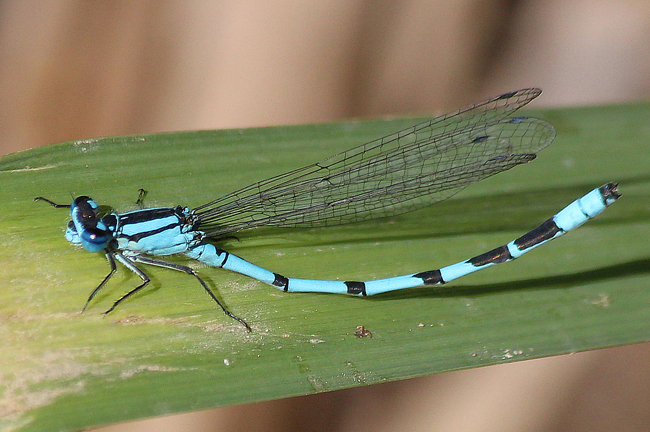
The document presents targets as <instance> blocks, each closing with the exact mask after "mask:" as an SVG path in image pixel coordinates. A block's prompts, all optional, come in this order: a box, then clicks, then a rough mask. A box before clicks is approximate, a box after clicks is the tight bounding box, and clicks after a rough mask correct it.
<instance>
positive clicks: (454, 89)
mask: <svg viewBox="0 0 650 432" xmlns="http://www.w3.org/2000/svg"><path fill="white" fill-rule="evenodd" d="M530 86H536V87H541V88H543V89H544V94H543V95H542V97H541V98H540V99H539V101H537V102H536V103H535V104H534V106H560V105H580V104H596V103H599V104H600V103H619V102H627V101H635V100H648V99H649V97H650V2H648V1H647V0H591V1H587V0H576V1H571V2H566V1H560V0H549V1H543V2H540V1H537V2H534V1H514V0H511V1H505V0H504V1H496V0H493V1H489V0H486V1H478V0H477V1H469V0H447V1H443V0H437V1H434V0H431V1H424V0H412V1H408V0H404V1H392V2H391V1H373V2H370V1H366V2H363V1H328V2H317V1H311V2H309V1H298V0H295V1H275V2H263V1H207V0H189V1H182V2H181V1H177V0H160V1H156V0H143V1H138V2H127V1H108V0H105V1H84V0H47V1H40V2H35V1H29V0H27V1H19V0H13V1H12V0H5V1H2V2H0V101H1V102H2V103H0V110H1V113H0V155H2V154H7V153H11V152H15V151H18V150H22V149H26V148H31V147H36V146H40V145H45V144H48V143H53V142H59V141H67V140H72V139H81V138H88V137H96V136H106V135H124V134H134V133H150V132H161V131H171V130H187V129H218V128H229V127H247V126H263V125H278V124H292V123H309V122H325V121H332V120H339V119H346V118H353V117H357V118H358V117H377V116H382V115H400V114H402V115H403V114H425V113H438V112H441V111H444V110H449V109H455V108H459V107H461V106H464V105H466V104H468V103H471V102H476V101H479V100H481V99H483V98H485V97H489V96H493V95H496V94H499V93H502V92H506V91H510V90H515V89H518V88H521V87H530ZM613 144H615V143H613ZM649 355H650V346H649V345H648V344H644V345H636V346H628V347H621V348H614V349H608V350H600V351H595V352H588V353H580V354H574V355H570V356H562V357H555V358H549V359H542V360H533V361H527V362H520V363H515V364H510V365H502V366H496V367H488V368H482V369H477V370H470V371H461V372H454V373H446V374H441V375H436V376H430V377H424V378H419V379H413V380H407V381H401V382H396V383H388V384H382V385H375V386H370V387H365V388H358V389H353V390H347V391H339V392H332V393H326V394H320V395H314V396H306V397H301V398H292V399H287V400H280V401H272V402H267V403H260V404H254V405H245V406H237V407H228V408H221V409H216V410H211V411H207V412H203V413H196V414H185V415H179V416H175V417H170V418H164V419H154V420H148V421H142V422H136V423H132V424H129V425H119V426H114V427H109V428H104V429H101V431H103V432H109V431H110V432H117V431H122V432H123V431H150V430H156V431H198V432H200V431H226V430H227V431H230V432H237V431H248V430H256V431H294V430H314V431H338V430H341V431H352V430H354V431H361V430H364V431H365V430H367V431H420V430H421V431H433V430H445V431H469V430H472V431H492V430H495V431H496V430H499V431H502V430H516V431H564V430H567V431H583V430H584V431H601V430H602V431H606V430H607V431H609V430H617V431H642V430H643V431H645V430H648V425H650V409H649V407H650V366H648V364H649V362H648V359H649V358H650V357H649ZM244 384H245V383H244Z"/></svg>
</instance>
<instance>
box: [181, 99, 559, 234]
mask: <svg viewBox="0 0 650 432" xmlns="http://www.w3.org/2000/svg"><path fill="white" fill-rule="evenodd" d="M540 93H541V90H539V89H524V90H519V91H516V92H511V93H506V94H504V95H501V96H498V97H495V98H492V99H489V100H487V101H485V102H482V103H479V104H475V105H470V106H469V107H466V108H463V109H460V110H458V111H455V112H453V113H449V114H446V115H443V116H440V117H436V118H433V119H431V120H429V121H426V122H424V123H420V124H418V125H415V126H412V127H410V128H408V129H404V130H402V131H399V132H396V133H393V134H390V135H388V136H385V137H383V138H380V139H377V140H375V141H371V142H369V143H366V144H363V145H360V146H358V147H354V148H352V149H350V150H348V151H346V152H343V153H339V154H336V155H334V156H331V157H329V158H327V159H325V160H323V161H321V162H318V163H315V164H312V165H308V166H305V167H303V168H299V169H296V170H294V171H290V172H287V173H284V174H280V175H278V176H275V177H272V178H269V179H267V180H263V181H260V182H258V183H254V184H252V185H250V186H247V187H245V188H243V189H240V190H238V191H235V192H232V193H230V194H228V195H225V196H223V197H222V198H219V199H217V200H215V201H212V202H209V203H207V204H205V205H202V206H200V207H197V208H196V209H194V211H195V214H196V215H197V217H198V220H199V229H201V230H203V231H205V232H206V233H207V235H208V236H211V237H215V236H221V235H223V234H226V233H231V232H235V231H240V230H243V229H248V228H253V227H258V226H275V227H311V226H323V225H337V224H343V223H349V222H357V221H361V220H366V219H374V218H378V217H384V216H389V215H395V214H399V213H404V212H408V211H412V210H415V209H418V208H421V207H425V206H428V205H431V204H433V203H436V202H438V201H441V200H443V199H446V198H448V197H450V196H452V195H453V194H455V193H457V192H458V191H460V190H461V189H462V188H464V187H466V186H468V185H470V184H472V183H475V182H477V181H480V180H482V179H484V178H487V177H489V176H491V175H493V174H497V173H499V172H502V171H505V170H507V169H510V168H512V167H514V166H516V165H518V164H521V163H524V162H529V161H531V160H533V159H534V158H535V155H536V153H537V152H539V151H540V150H542V149H543V148H545V147H546V146H548V145H549V144H550V143H551V142H552V141H553V139H554V138H555V130H554V129H553V127H552V126H551V125H550V124H548V123H546V122H545V121H543V120H539V119H535V118H529V117H510V115H511V114H512V113H513V112H514V111H516V110H517V109H519V108H520V107H522V106H524V105H525V104H527V103H528V102H530V101H531V100H533V99H534V98H536V97H537V96H539V94H540Z"/></svg>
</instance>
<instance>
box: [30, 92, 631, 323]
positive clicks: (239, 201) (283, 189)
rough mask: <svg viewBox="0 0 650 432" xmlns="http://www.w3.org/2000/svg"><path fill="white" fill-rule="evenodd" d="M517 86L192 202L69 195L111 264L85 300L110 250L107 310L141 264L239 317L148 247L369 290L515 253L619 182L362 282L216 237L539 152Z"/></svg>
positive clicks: (612, 197) (597, 208) (409, 200)
mask: <svg viewBox="0 0 650 432" xmlns="http://www.w3.org/2000/svg"><path fill="white" fill-rule="evenodd" d="M540 93H541V91H540V90H539V89H524V90H519V91H515V92H511V93H506V94H503V95H501V96H498V97H494V98H492V99H489V100H487V101H485V102H482V103H479V104H475V105H470V106H468V107H466V108H463V109H460V110H458V111H455V112H452V113H450V114H446V115H443V116H440V117H436V118H433V119H431V120H429V121H426V122H424V123H420V124H417V125H415V126H412V127H410V128H408V129H404V130H402V131H399V132H396V133H393V134H390V135H388V136H385V137H383V138H380V139H377V140H375V141H371V142H369V143H366V144H363V145H361V146H358V147H354V148H352V149H350V150H348V151H346V152H343V153H339V154H337V155H334V156H332V157H330V158H328V159H325V160H323V161H321V162H318V163H315V164H312V165H308V166H305V167H303V168H299V169H296V170H293V171H289V172H287V173H284V174H280V175H278V176H276V177H272V178H269V179H267V180H263V181H260V182H258V183H254V184H252V185H250V186H247V187H245V188H243V189H240V190H238V191H236V192H233V193H230V194H228V195H225V196H224V197H222V198H219V199H216V200H214V201H211V202H209V203H207V204H204V205H202V206H199V207H196V208H189V207H186V206H176V207H161V208H149V209H140V210H134V211H130V212H126V213H115V212H110V213H108V214H105V213H102V212H101V211H100V207H99V206H98V204H97V203H96V202H95V201H94V200H93V199H91V198H89V197H88V196H80V197H77V198H75V199H74V201H73V202H72V204H71V205H61V204H55V203H54V202H52V201H50V200H48V199H45V198H43V197H37V198H36V200H43V201H46V202H48V203H50V204H51V205H53V206H54V207H65V208H70V215H71V219H72V220H71V221H70V223H69V224H68V227H67V229H66V233H65V237H66V239H67V240H68V241H70V242H71V243H74V244H80V245H82V246H83V247H84V248H85V249H86V250H87V251H89V252H103V253H104V255H105V256H106V258H107V259H108V262H109V264H110V267H111V270H110V273H109V274H108V275H107V276H106V277H105V278H104V280H103V281H102V282H101V283H100V284H99V285H98V286H97V288H95V289H94V290H93V291H92V292H91V294H90V296H89V297H88V299H87V301H86V304H85V306H84V308H83V310H85V309H86V307H87V306H88V304H89V303H90V301H91V300H92V299H93V298H94V297H95V295H96V294H97V293H98V292H99V291H100V290H101V289H102V288H103V287H104V286H105V284H106V282H107V281H108V280H109V279H110V277H111V276H112V275H113V274H114V273H115V270H116V261H117V262H120V263H121V264H123V265H124V266H125V267H126V268H128V269H129V270H131V271H132V272H134V273H135V274H136V275H138V277H140V279H141V280H142V283H141V284H140V285H138V286H137V287H135V288H133V289H132V290H131V291H129V292H127V293H126V294H125V295H123V296H122V297H121V298H119V299H118V300H117V301H115V303H113V305H112V306H111V308H110V309H108V310H107V311H106V313H109V312H111V311H112V310H113V309H115V308H116V307H117V305H119V304H120V303H121V302H122V301H124V300H125V299H127V298H128V297H130V296H132V295H133V294H135V293H136V292H138V291H140V290H141V289H143V288H144V287H145V286H147V284H148V283H149V278H148V277H147V275H146V274H145V273H144V272H143V271H142V270H141V269H140V268H139V267H138V264H149V265H154V266H158V267H163V268H168V269H172V270H177V271H182V272H185V273H188V274H191V275H193V276H194V277H195V278H196V279H197V280H198V281H199V283H200V284H201V285H202V286H203V288H204V289H205V291H206V292H207V293H208V294H209V295H210V297H211V298H212V299H213V300H214V301H215V302H216V303H217V304H218V305H219V306H220V307H221V308H222V309H223V311H224V312H225V313H226V314H227V315H228V316H230V317H231V318H234V319H235V320H237V321H239V322H240V323H242V324H243V325H244V326H245V327H246V328H247V329H248V330H249V331H250V327H249V325H248V324H247V323H246V322H245V321H244V320H242V319H241V318H239V317H237V316H236V315H234V314H232V313H231V312H230V311H229V310H228V309H227V308H226V307H225V306H224V305H223V304H222V303H221V302H220V301H219V299H218V298H217V297H216V296H215V294H214V293H213V292H212V290H211V289H210V288H209V287H208V286H207V285H206V283H205V282H204V281H203V279H202V278H201V277H200V276H199V275H198V274H197V273H196V271H195V270H193V269H192V268H190V267H188V266H185V265H180V264H176V263H170V262H167V261H163V260H160V259H158V258H152V257H151V256H165V255H173V254H180V253H182V254H185V255H186V256H188V257H190V258H193V259H196V260H199V261H201V262H203V263H205V264H208V265H210V266H215V267H220V268H224V269H227V270H231V271H235V272H238V273H241V274H244V275H247V276H250V277H252V278H254V279H257V280H259V281H261V282H264V283H267V284H269V285H272V286H274V287H276V288H279V289H281V290H283V291H286V292H322V293H340V294H352V295H361V296H366V295H373V294H378V293H384V292H388V291H393V290H399V289H404V288H412V287H418V286H431V285H441V284H444V283H447V282H449V281H452V280H454V279H457V278H459V277H461V276H465V275H467V274H469V273H472V272H475V271H477V270H480V269H483V268H486V267H489V266H492V265H495V264H500V263H503V262H507V261H511V260H513V259H515V258H518V257H520V256H521V255H523V254H524V253H526V252H528V251H529V250H531V249H533V248H535V247H537V246H540V245H542V244H544V243H546V242H547V241H550V240H552V239H554V238H557V237H559V236H561V235H563V234H565V233H566V232H568V231H570V230H572V229H575V228H577V227H578V226H580V225H582V224H583V223H585V222H586V221H588V220H589V219H591V218H593V217H594V216H596V215H598V214H600V213H601V212H602V211H603V210H605V208H607V206H609V205H610V204H612V203H613V202H614V201H616V200H617V199H618V198H619V197H620V194H619V193H618V190H617V185H616V184H614V183H608V184H605V185H603V186H601V187H599V188H596V189H594V190H592V191H591V192H589V193H587V194H586V195H584V196H583V197H581V198H579V199H577V200H576V201H574V202H572V203H571V204H569V205H568V206H567V207H566V208H564V209H563V210H561V211H560V212H559V213H557V214H556V215H555V216H553V217H552V218H550V219H548V220H547V221H546V222H544V223H543V224H541V225H540V226H538V227H537V228H534V229H533V230H531V231H529V232H528V233H526V234H524V235H523V236H521V237H519V238H518V239H516V240H514V241H512V242H510V243H508V244H506V245H504V246H501V247H498V248H496V249H493V250H491V251H489V252H486V253H483V254H481V255H477V256H475V257H473V258H470V259H468V260H465V261H461V262H459V263H456V264H452V265H449V266H447V267H443V268H441V269H437V270H428V271H424V272H419V273H414V274H408V275H404V276H396V277H391V278H387V279H380V280H373V281H366V282H359V281H338V280H314V279H296V278H290V277H286V276H282V275H280V274H278V273H274V272H272V271H269V270H266V269H264V268H261V267H259V266H256V265H254V264H251V263H249V262H248V261H246V260H244V259H242V258H239V257H237V256H235V255H233V254H231V253H229V252H226V251H225V250H223V249H221V248H219V247H218V246H215V244H213V242H216V241H218V240H219V239H222V238H223V237H224V236H225V235H228V234H231V233H234V232H237V231H240V230H245V229H250V228H254V227H261V226H273V227H314V226H328V225H337V224H343V223H351V222H360V221H364V220H368V219H374V218H378V217H384V216H389V215H396V214H400V213H404V212H408V211H412V210H416V209H419V208H421V207H425V206H428V205H431V204H433V203H435V202H438V201H441V200H443V199H446V198H448V197H450V196H451V195H453V194H455V193H457V192H458V191H460V190H461V189H463V188H464V187H466V186H468V185H470V184H472V183H475V182H477V181H480V180H482V179H485V178H487V177H489V176H491V175H494V174H497V173H499V172H502V171H505V170H507V169H510V168H512V167H514V166H516V165H519V164H522V163H525V162H529V161H531V160H533V159H535V157H536V154H537V153H538V152H539V151H540V150H542V149H544V148H545V147H546V146H548V145H549V144H550V143H551V142H552V141H553V139H554V138H555V130H554V129H553V127H552V126H551V125H550V124H548V123H547V122H545V121H543V120H540V119H536V118H531V117H523V116H512V114H513V113H514V112H515V111H516V110H517V109H519V108H521V107H522V106H524V105H525V104H527V103H528V102H530V101H531V100H533V99H534V98H536V97H537V96H539V94H540Z"/></svg>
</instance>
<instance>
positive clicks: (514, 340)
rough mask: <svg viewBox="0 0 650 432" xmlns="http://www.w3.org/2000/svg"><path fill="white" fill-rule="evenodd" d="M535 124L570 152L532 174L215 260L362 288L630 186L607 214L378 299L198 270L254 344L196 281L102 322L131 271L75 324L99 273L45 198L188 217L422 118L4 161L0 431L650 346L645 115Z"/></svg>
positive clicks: (544, 156)
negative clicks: (142, 201)
mask: <svg viewBox="0 0 650 432" xmlns="http://www.w3.org/2000/svg"><path fill="white" fill-rule="evenodd" d="M537 114H538V115H540V116H542V117H544V118H546V119H547V120H549V121H550V122H551V123H553V124H554V125H555V126H556V128H557V131H558V138H557V139H556V142H555V143H554V144H553V145H552V146H551V147H550V148H549V149H547V150H545V151H544V152H542V153H541V154H540V156H539V158H538V159H537V160H536V161H534V162H533V163H531V164H529V165H527V166H525V167H518V168H515V169H513V170H511V171H509V172H507V173H504V174H500V175H498V176H496V177H493V178H490V179H488V180H486V181H484V182H481V183H480V184H477V185H474V186H472V187H470V188H468V189H467V190H465V191H463V192H462V193H460V194H459V195H457V196H456V197H454V198H452V199H450V200H447V201H445V202H443V203H440V204H438V205H436V206H433V207H430V208H428V209H425V210H421V211H418V212H414V213H410V214H406V215H402V216H398V217H393V218H389V219H385V220H379V221H373V222H368V223H362V224H354V225H347V226H340V227H331V228H319V229H310V230H304V229H303V230H282V229H259V230H252V231H251V232H243V233H238V235H237V239H226V240H225V241H224V243H223V247H224V248H226V249H227V250H229V251H230V252H232V253H235V254H237V255H239V256H241V257H243V258H245V259H248V260H250V261H251V262H253V263H256V264H259V265H262V266H265V267H267V268H269V269H271V270H273V271H277V272H279V273H281V274H285V275H288V276H294V277H303V278H319V279H328V278H334V279H355V280H367V279H375V278H383V277H390V276H396V275H400V274H406V273H411V272H418V271H424V270H429V269H432V268H439V267H442V266H444V265H448V264H451V263H454V262H456V261H459V260H462V259H466V258H468V257H471V256H474V255H476V254H478V253H481V252H484V251H486V250H488V249H491V248H493V247H496V246H499V245H502V244H504V243H506V242H507V241H510V240H512V239H513V238H515V237H517V236H519V235H520V234H523V233H524V232H525V231H527V230H528V229H530V228H533V227H534V226H536V225H538V224H539V223H541V222H542V221H543V220H545V219H546V218H548V217H550V216H551V215H553V214H554V213H556V212H557V211H559V210H560V209H561V208H563V207H564V206H565V205H566V204H568V203H569V202H571V201H573V200H574V199H576V198H578V197H580V196H581V195H583V194H584V193H586V192H588V191H589V190H591V189H593V188H595V187H597V186H600V185H601V184H603V183H606V182H609V181H614V182H619V183H620V190H621V192H622V193H623V197H622V198H621V199H620V200H619V202H617V203H616V204H614V205H613V206H612V207H611V208H610V209H608V210H607V211H606V212H605V213H604V214H603V215H601V216H599V217H598V218H596V219H594V220H593V221H590V222H589V223H587V224H586V225H585V226H584V227H582V228H580V229H578V230H577V231H575V232H572V233H570V234H569V235H567V236H566V237H563V238H562V239H560V240H558V241H555V242H552V243H551V244H549V245H547V246H544V247H542V248H539V249H537V250H535V251H533V252H531V253H530V254H528V255H526V256H525V257H523V258H522V259H520V260H517V262H515V263H512V264H508V265H504V266H497V267H495V268H491V269H488V270H486V271H482V272H479V273H475V274H473V275H470V276H467V277H465V278H463V279H460V280H459V281H455V282H453V283H451V284H449V285H447V286H445V287H441V288H418V289H411V290H405V291H401V292H395V293H392V294H386V295H381V296H377V297H373V298H351V297H347V296H337V295H318V294H285V293H282V292H279V291H277V290H275V289H274V288H272V287H269V286H266V285H263V284H262V283H259V282H256V281H254V280H251V279H249V278H246V277H244V276H241V275H237V274H233V273H229V272H226V271H223V270H219V269H215V268H208V267H204V266H197V268H198V271H199V272H200V274H201V275H202V277H203V278H205V279H206V280H207V281H208V284H209V285H210V286H211V287H212V288H213V289H214V290H215V291H217V292H218V293H219V294H218V295H219V296H220V297H221V299H222V300H223V301H224V302H225V303H226V304H227V305H228V307H229V308H230V309H231V311H233V312H234V313H235V314H237V315H239V316H241V317H243V318H244V319H246V320H247V321H248V322H249V323H250V324H251V326H252V327H253V332H252V333H250V334H249V333H246V332H245V330H244V328H243V327H242V326H241V325H239V324H238V323H236V322H235V321H233V320H231V319H228V318H227V317H226V316H224V315H223V313H222V312H221V311H220V309H218V308H217V307H216V305H215V304H214V303H213V302H212V301H211V300H210V299H209V298H208V297H207V296H206V294H205V292H204V291H203V290H202V288H201V287H200V285H199V284H198V283H197V281H196V280H195V279H194V278H192V277H191V276H188V275H186V274H181V273H177V272H172V271H169V270H164V269H159V268H146V271H147V273H148V274H149V275H150V276H151V278H152V284H151V286H150V287H149V288H147V289H146V290H145V291H144V292H142V293H140V294H138V295H136V296H134V297H133V298H131V299H129V300H128V301H126V302H125V303H124V304H122V305H120V307H119V308H118V309H117V310H116V311H115V312H113V313H111V314H110V315H109V316H107V317H105V318H104V317H103V316H102V314H101V312H103V311H104V310H106V309H107V308H108V307H109V306H110V305H111V304H112V302H113V301H114V300H115V299H117V298H118V297H119V296H120V295H121V294H123V293H125V292H126V291H128V290H129V289H130V288H132V287H134V286H135V285H136V284H137V283H138V282H139V279H138V278H137V277H136V276H134V275H133V274H131V273H130V272H128V271H126V270H124V269H119V270H118V272H117V274H116V276H115V277H114V278H113V279H112V280H111V281H110V282H109V284H108V286H107V287H106V288H105V289H104V290H102V291H101V292H100V294H99V295H98V296H97V298H96V299H94V300H93V302H92V303H91V305H90V307H89V309H88V310H87V311H86V312H85V313H84V314H80V313H79V312H80V310H81V307H82V306H83V304H84V302H85V300H86V297H87V295H88V294H89V292H90V291H91V290H92V289H93V288H94V287H96V286H97V284H98V283H99V282H100V281H101V279H102V278H103V277H104V276H105V275H106V274H107V272H108V270H109V268H108V266H107V264H106V262H105V260H104V258H103V257H102V255H101V254H90V253H87V252H85V251H83V250H81V249H79V248H77V247H73V246H71V245H70V244H68V243H67V242H66V241H65V239H64V238H63V231H64V229H65V226H66V224H67V220H68V212H67V211H66V210H61V209H54V208H52V207H51V206H49V205H47V204H45V203H43V202H36V203H35V202H33V198H34V197H35V196H44V197H46V198H49V199H51V200H53V201H56V202H61V203H68V202H69V201H71V197H73V196H78V195H90V196H92V197H93V198H95V199H96V200H97V201H98V202H99V203H101V204H106V205H111V206H114V207H115V208H116V209H118V210H120V211H124V210H128V209H132V208H135V200H136V198H137V194H138V189H139V188H144V189H146V190H147V191H148V192H149V195H148V197H147V201H146V202H147V204H148V205H151V206H153V205H165V206H169V205H177V204H183V205H189V206H196V205H199V204H202V203H204V202H206V201H208V200H211V199H213V198H215V197H217V196H219V195H221V194H224V193H227V192H230V191H232V190H235V189H237V188H239V187H242V186H245V185H247V184H249V183H251V182H254V181H257V180H261V179H264V178H266V177H269V176H272V175H274V174H278V173H281V172H283V171H286V170H290V169H292V168H297V167H300V166H302V165H305V164H307V163H310V162H313V161H317V160H320V159H322V158H324V157H326V156H328V155H330V154H333V153H335V152H339V151H342V150H346V149H347V148H349V147H352V146H353V145H355V144H359V143H363V142H366V141H369V140H371V139H374V138H377V137H379V136H382V135H384V134H387V133H390V132H393V131H396V130H399V129H401V128H403V127H406V126H409V125H412V124H415V123H416V120H414V119H399V120H390V121H369V122H348V123H339V124H329V125H316V126H314V125H309V126H293V127H277V128H263V129H246V130H226V131H204V132H181V133H170V134H158V135H144V136H128V137H117V138H101V139H92V140H84V141H78V142H69V143H62V144H57V145H52V146H47V147H42V148H38V149H33V150H29V151H25V152H21V153H16V154H13V155H9V156H6V157H4V158H2V159H0V182H1V184H2V187H1V190H0V197H1V199H0V202H2V204H3V205H2V212H0V233H1V235H0V242H1V244H0V263H1V265H0V286H1V288H0V337H1V340H2V349H1V350H0V370H1V378H0V388H1V389H2V397H1V399H0V418H1V420H0V429H15V430H22V431H32V430H36V431H40V430H78V429H83V428H88V427H91V426H98V425H103V424H108V423H116V422H123V421H126V420H130V419H136V418H142V417H148V416H156V415H162V414H169V413H177V412H183V411H191V410H198V409H204V408H210V407H216V406H223V405H231V404H240V403H247V402H254V401H261V400H268V399H274V398H282V397H288V396H293V395H303V394H309V393H316V392H323V391H329V390H335V389H342V388H348V387H354V386H360V385H367V384H373V383H379V382H385V381H392V380H399V379H405V378H410V377H415V376H421V375H426V374H432V373H439V372H444V371H450V370H456V369H463V368H472V367H479V366H485V365H491V364H496V363H505V362H511V361H517V360H524V359H530V358H537V357H544V356H550V355H556V354H561V353H567V352H574V351H581V350H590V349H596V348H601V347H608V346H614V345H622V344H630V343H635V342H641V341H648V340H650V329H649V327H648V322H650V308H649V307H648V305H649V304H650V290H649V289H648V286H649V282H650V274H649V273H650V253H649V249H648V238H650V223H649V220H650V200H649V199H648V198H649V197H650V153H649V152H648V151H646V148H647V144H648V142H650V122H648V119H649V118H650V104H642V105H627V106H611V107H598V108H584V109H557V110H547V111H543V112H538V113H537ZM173 259H174V262H179V263H189V262H188V261H187V260H184V259H183V258H182V257H177V258H173ZM192 265H194V264H192ZM360 325H362V326H364V328H365V329H367V330H368V331H370V332H371V334H372V337H364V338H359V337H356V336H355V331H356V329H357V326H360Z"/></svg>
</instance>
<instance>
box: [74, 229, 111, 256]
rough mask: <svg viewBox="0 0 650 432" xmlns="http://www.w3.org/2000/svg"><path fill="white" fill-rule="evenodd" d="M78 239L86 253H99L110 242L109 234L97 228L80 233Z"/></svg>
mask: <svg viewBox="0 0 650 432" xmlns="http://www.w3.org/2000/svg"><path fill="white" fill-rule="evenodd" d="M79 238H80V239H81V244H82V245H83V247H84V249H86V250H87V251H88V252H99V251H101V250H104V249H105V248H106V246H107V245H108V242H109V241H110V240H111V234H110V233H109V232H108V231H104V230H100V229H98V228H87V229H84V230H83V231H82V232H81V235H80V236H79Z"/></svg>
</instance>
